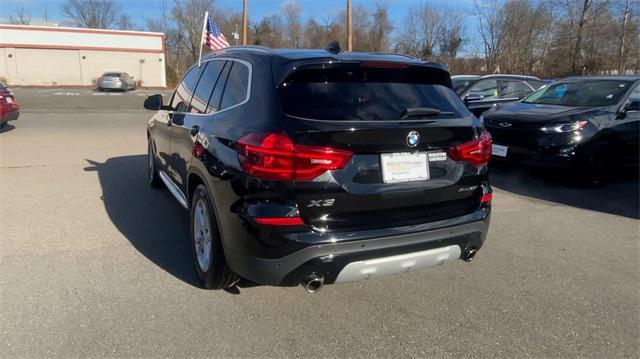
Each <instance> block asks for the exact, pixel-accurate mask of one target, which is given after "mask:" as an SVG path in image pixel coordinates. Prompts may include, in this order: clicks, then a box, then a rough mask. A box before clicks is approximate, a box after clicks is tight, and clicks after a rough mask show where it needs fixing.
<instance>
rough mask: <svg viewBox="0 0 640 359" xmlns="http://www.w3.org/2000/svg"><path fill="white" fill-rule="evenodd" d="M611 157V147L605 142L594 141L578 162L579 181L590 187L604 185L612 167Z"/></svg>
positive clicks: (612, 157)
mask: <svg viewBox="0 0 640 359" xmlns="http://www.w3.org/2000/svg"><path fill="white" fill-rule="evenodd" d="M613 159H614V156H613V147H611V145H610V144H609V143H607V142H596V143H595V144H594V145H593V146H591V148H589V149H588V150H587V151H586V152H585V154H584V156H583V160H582V161H581V163H580V169H579V171H578V173H579V176H580V177H579V178H578V181H579V183H580V184H582V185H584V186H586V187H590V188H599V187H602V186H604V185H605V184H606V182H607V179H608V176H609V174H610V171H611V169H612V167H613V163H612V161H613Z"/></svg>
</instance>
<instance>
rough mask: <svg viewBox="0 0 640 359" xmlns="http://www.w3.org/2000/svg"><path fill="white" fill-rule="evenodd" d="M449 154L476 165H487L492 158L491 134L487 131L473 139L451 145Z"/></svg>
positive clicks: (458, 159) (455, 158)
mask: <svg viewBox="0 0 640 359" xmlns="http://www.w3.org/2000/svg"><path fill="white" fill-rule="evenodd" d="M447 154H448V155H449V157H450V158H451V159H453V160H455V161H465V162H468V163H470V164H472V165H474V166H476V167H480V166H483V165H486V164H487V163H488V162H489V159H490V158H491V135H490V134H489V132H486V131H485V132H484V133H483V134H482V135H481V136H480V137H479V138H477V139H475V140H473V141H469V142H466V143H463V144H461V145H458V146H454V147H450V148H449V149H448V150H447Z"/></svg>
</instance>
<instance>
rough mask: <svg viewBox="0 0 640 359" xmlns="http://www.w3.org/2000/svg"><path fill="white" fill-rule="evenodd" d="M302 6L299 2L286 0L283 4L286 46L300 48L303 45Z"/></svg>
mask: <svg viewBox="0 0 640 359" xmlns="http://www.w3.org/2000/svg"><path fill="white" fill-rule="evenodd" d="M301 13H302V6H301V5H300V4H298V3H297V2H291V1H288V2H285V3H284V4H282V16H283V17H284V33H285V39H286V46H287V47H293V48H298V47H300V46H301V45H302V34H303V29H302V20H301Z"/></svg>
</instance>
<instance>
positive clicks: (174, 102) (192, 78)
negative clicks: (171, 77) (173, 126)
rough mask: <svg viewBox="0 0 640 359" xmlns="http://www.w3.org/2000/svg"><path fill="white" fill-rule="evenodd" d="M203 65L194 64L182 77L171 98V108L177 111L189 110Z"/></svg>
mask: <svg viewBox="0 0 640 359" xmlns="http://www.w3.org/2000/svg"><path fill="white" fill-rule="evenodd" d="M201 72H202V67H198V66H194V67H192V68H191V70H189V72H187V74H186V75H184V77H183V78H182V81H181V82H180V84H179V85H178V87H177V88H176V91H175V92H174V94H173V98H172V99H171V108H173V110H174V111H176V112H188V111H189V103H190V102H191V96H192V95H193V90H194V89H195V87H196V84H197V83H198V78H200V74H201Z"/></svg>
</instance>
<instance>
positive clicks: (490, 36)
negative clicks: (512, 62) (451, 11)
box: [476, 0, 503, 72]
mask: <svg viewBox="0 0 640 359" xmlns="http://www.w3.org/2000/svg"><path fill="white" fill-rule="evenodd" d="M476 17H477V20H478V33H480V37H481V38H482V43H483V45H484V58H485V66H486V71H487V72H492V71H495V70H496V69H497V68H499V67H498V58H499V57H500V53H501V51H502V37H503V28H502V27H503V21H502V13H501V11H500V8H499V4H498V2H497V1H496V0H490V1H488V2H486V3H483V4H482V5H481V4H480V3H476Z"/></svg>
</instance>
